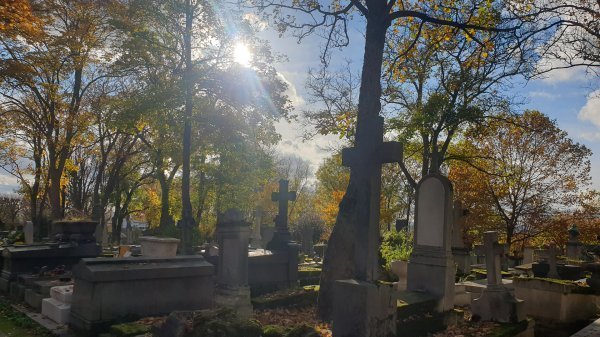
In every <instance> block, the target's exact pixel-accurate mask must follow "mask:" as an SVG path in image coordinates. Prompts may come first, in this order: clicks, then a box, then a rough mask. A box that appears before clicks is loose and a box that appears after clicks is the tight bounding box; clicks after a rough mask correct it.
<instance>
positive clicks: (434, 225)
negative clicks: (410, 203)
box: [407, 173, 455, 311]
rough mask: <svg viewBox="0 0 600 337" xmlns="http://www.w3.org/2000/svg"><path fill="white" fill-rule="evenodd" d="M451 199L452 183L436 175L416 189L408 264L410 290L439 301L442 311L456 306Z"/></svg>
mask: <svg viewBox="0 0 600 337" xmlns="http://www.w3.org/2000/svg"><path fill="white" fill-rule="evenodd" d="M452 197H453V193H452V184H451V183H450V181H449V180H448V178H446V177H444V176H442V175H439V174H436V173H434V174H429V175H427V176H425V177H423V179H421V181H420V182H419V184H418V186H417V194H416V206H415V207H416V208H415V209H416V211H415V213H416V214H415V230H414V233H415V234H414V242H415V244H414V248H413V252H412V254H411V256H410V259H409V263H408V277H407V289H408V291H417V292H427V293H429V294H431V295H433V296H435V297H437V298H439V302H438V307H437V310H439V311H447V310H450V309H452V308H453V306H454V273H455V272H454V261H453V259H452V250H451V248H452V247H451V246H452V222H453V220H454V214H453V203H452Z"/></svg>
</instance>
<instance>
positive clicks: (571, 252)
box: [567, 224, 583, 260]
mask: <svg viewBox="0 0 600 337" xmlns="http://www.w3.org/2000/svg"><path fill="white" fill-rule="evenodd" d="M568 233H569V241H567V258H568V259H570V260H581V254H582V247H583V245H582V244H581V242H580V241H579V235H580V233H579V229H577V225H575V224H573V225H572V226H571V227H570V228H569V230H568Z"/></svg>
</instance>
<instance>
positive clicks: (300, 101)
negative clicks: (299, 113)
mask: <svg viewBox="0 0 600 337" xmlns="http://www.w3.org/2000/svg"><path fill="white" fill-rule="evenodd" d="M277 75H278V76H279V77H280V78H281V80H282V81H283V82H285V83H286V84H287V86H288V88H287V90H286V94H287V95H288V98H289V99H290V101H291V102H292V105H293V106H294V108H296V109H299V108H300V107H302V106H303V105H304V104H306V102H305V101H304V98H302V96H300V95H299V94H298V90H296V86H295V85H294V84H293V83H292V82H291V81H289V80H288V79H287V78H286V76H285V75H284V74H283V73H277Z"/></svg>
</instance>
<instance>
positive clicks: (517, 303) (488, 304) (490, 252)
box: [471, 232, 525, 323]
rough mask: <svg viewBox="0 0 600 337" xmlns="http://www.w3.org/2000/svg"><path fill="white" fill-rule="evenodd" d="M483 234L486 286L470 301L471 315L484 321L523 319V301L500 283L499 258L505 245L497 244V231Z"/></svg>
mask: <svg viewBox="0 0 600 337" xmlns="http://www.w3.org/2000/svg"><path fill="white" fill-rule="evenodd" d="M483 235H484V236H483V241H484V247H485V252H486V254H485V261H486V274H487V287H486V288H485V289H484V290H483V292H482V293H481V297H479V298H477V299H475V300H473V302H472V303H471V311H472V312H473V316H477V317H479V318H481V319H482V320H484V321H494V322H500V323H509V322H520V321H522V320H524V319H525V312H524V310H523V301H522V300H519V299H516V298H515V297H514V295H512V294H511V293H510V291H509V290H508V289H507V288H506V287H504V285H503V284H502V270H501V267H500V260H501V255H502V254H504V249H505V247H504V246H503V245H500V244H498V233H497V232H485V233H484V234H483Z"/></svg>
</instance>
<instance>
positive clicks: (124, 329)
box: [110, 323, 150, 337]
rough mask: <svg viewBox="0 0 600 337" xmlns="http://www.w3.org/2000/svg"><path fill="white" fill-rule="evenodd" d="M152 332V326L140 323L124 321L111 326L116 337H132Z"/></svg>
mask: <svg viewBox="0 0 600 337" xmlns="http://www.w3.org/2000/svg"><path fill="white" fill-rule="evenodd" d="M148 332H150V327H149V326H147V325H143V324H140V323H123V324H116V325H113V326H111V327H110V333H111V334H113V335H114V336H116V337H131V336H138V335H143V334H145V333H148Z"/></svg>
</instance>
